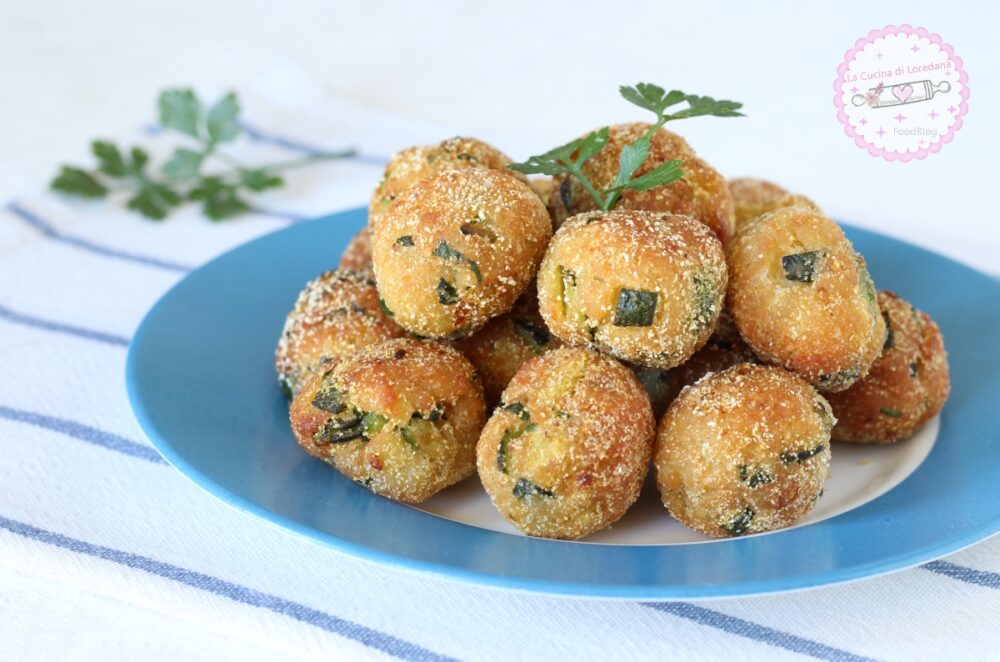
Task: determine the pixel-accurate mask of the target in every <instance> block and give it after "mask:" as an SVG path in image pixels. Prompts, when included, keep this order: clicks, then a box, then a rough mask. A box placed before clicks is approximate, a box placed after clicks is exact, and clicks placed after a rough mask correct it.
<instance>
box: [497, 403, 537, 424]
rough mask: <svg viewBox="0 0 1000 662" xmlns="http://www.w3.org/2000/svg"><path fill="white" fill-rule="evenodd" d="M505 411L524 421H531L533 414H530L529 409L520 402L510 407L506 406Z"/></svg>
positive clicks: (511, 404)
mask: <svg viewBox="0 0 1000 662" xmlns="http://www.w3.org/2000/svg"><path fill="white" fill-rule="evenodd" d="M503 409H504V411H509V412H510V413H512V414H514V415H515V416H517V417H518V418H520V419H521V420H523V421H530V420H531V414H530V413H528V410H527V408H525V406H524V405H523V404H521V403H520V402H512V403H510V404H509V405H505V406H504V408H503Z"/></svg>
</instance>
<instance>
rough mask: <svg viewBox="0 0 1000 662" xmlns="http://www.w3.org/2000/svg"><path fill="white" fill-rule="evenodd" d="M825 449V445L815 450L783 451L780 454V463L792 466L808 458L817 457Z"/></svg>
mask: <svg viewBox="0 0 1000 662" xmlns="http://www.w3.org/2000/svg"><path fill="white" fill-rule="evenodd" d="M824 448H826V444H820V445H819V446H817V447H816V448H807V449H806V450H804V451H784V452H783V453H782V454H781V461H782V462H784V463H785V464H792V463H793V462H799V463H801V462H805V461H806V460H808V459H809V458H811V457H813V456H816V455H819V454H820V453H822V452H823V449H824Z"/></svg>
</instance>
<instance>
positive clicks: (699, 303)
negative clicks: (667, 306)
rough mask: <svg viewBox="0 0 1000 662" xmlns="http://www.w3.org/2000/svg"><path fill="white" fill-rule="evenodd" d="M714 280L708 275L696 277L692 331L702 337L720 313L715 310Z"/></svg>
mask: <svg viewBox="0 0 1000 662" xmlns="http://www.w3.org/2000/svg"><path fill="white" fill-rule="evenodd" d="M715 307H716V301H715V287H714V280H713V279H712V278H711V276H709V275H707V274H695V275H694V319H693V324H692V325H691V330H692V331H693V332H694V334H695V335H699V336H700V335H701V333H702V332H703V331H704V330H705V328H706V327H708V326H709V325H711V324H712V322H714V321H715V318H716V317H717V316H718V315H717V313H718V311H717V310H716V309H715Z"/></svg>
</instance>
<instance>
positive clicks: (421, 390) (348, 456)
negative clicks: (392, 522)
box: [289, 338, 484, 503]
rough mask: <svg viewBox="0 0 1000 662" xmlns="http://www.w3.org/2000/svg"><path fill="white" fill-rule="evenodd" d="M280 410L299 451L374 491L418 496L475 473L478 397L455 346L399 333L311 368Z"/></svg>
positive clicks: (406, 498)
mask: <svg viewBox="0 0 1000 662" xmlns="http://www.w3.org/2000/svg"><path fill="white" fill-rule="evenodd" d="M320 405H322V406H320ZM289 415H290V419H291V424H292V432H293V433H294V434H295V437H296V439H297V440H298V442H299V445H300V446H302V448H303V449H304V450H305V451H306V452H307V453H309V454H310V455H312V456H313V457H317V458H320V459H322V460H323V461H325V462H327V463H328V464H330V465H331V466H333V467H334V468H336V469H337V470H338V471H340V472H341V473H342V474H344V475H345V476H347V477H348V478H350V479H352V480H354V481H357V482H359V483H361V484H363V485H365V486H366V487H368V488H369V489H370V490H372V491H373V492H375V493H377V494H381V495H382V496H386V497H389V498H390V499H396V500H399V501H406V502H411V503H418V502H420V501H423V500H424V499H427V498H428V497H430V496H431V495H433V494H435V493H437V492H439V491H440V490H442V489H444V488H445V487H447V486H449V485H452V484H454V483H457V482H458V481H460V480H462V479H464V478H466V477H468V476H470V475H471V474H472V473H473V472H474V471H475V446H476V440H477V438H478V436H479V431H480V430H481V429H482V426H483V419H484V404H483V395H482V387H481V386H480V385H479V382H478V380H477V379H476V376H475V371H474V369H473V367H472V365H471V364H470V363H469V362H468V360H467V359H466V358H465V357H464V356H462V355H461V354H460V353H459V352H458V351H457V350H455V349H452V348H451V347H448V346H446V345H443V344H441V343H436V342H430V341H421V340H414V339H410V338H400V339H397V340H390V341H388V342H385V343H382V344H379V345H375V346H372V347H368V348H366V349H364V350H362V351H361V352H359V353H358V354H356V355H355V356H352V357H348V358H344V359H343V360H341V361H340V362H339V363H337V364H336V365H333V366H328V367H327V369H326V370H323V371H320V372H317V373H315V374H313V375H312V376H311V377H310V379H309V380H308V381H307V382H306V383H305V385H304V386H303V387H302V390H301V391H300V392H299V394H298V395H297V396H296V397H295V400H294V401H293V402H292V406H291V410H290V412H289Z"/></svg>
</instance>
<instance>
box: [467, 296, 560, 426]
mask: <svg viewBox="0 0 1000 662" xmlns="http://www.w3.org/2000/svg"><path fill="white" fill-rule="evenodd" d="M561 345H562V343H561V342H560V341H559V339H558V338H556V337H555V336H553V335H552V334H551V333H550V332H549V330H548V327H546V326H545V321H544V320H543V319H542V316H541V314H539V312H538V294H537V292H536V291H535V288H534V287H530V288H529V289H528V291H527V292H525V293H524V294H523V295H521V298H520V299H518V300H517V303H516V304H514V308H513V309H512V310H511V311H510V312H509V313H505V314H503V315H501V316H499V317H494V318H493V319H491V320H490V321H489V322H487V324H486V326H484V327H483V328H482V329H480V330H479V331H477V332H476V333H474V334H472V335H471V336H469V337H468V338H462V339H461V340H459V341H457V342H456V343H455V346H456V347H458V349H460V350H461V351H462V353H463V354H465V356H466V357H467V358H468V359H469V360H470V361H471V362H472V365H474V366H475V367H476V370H477V371H478V372H479V379H480V381H481V382H482V384H483V393H484V394H485V396H486V406H487V407H488V408H492V407H495V406H496V405H497V404H498V403H499V402H500V395H501V394H502V393H503V390H504V389H505V388H507V384H508V383H510V380H511V379H512V378H513V377H514V374H515V373H517V371H518V369H519V368H520V367H521V366H522V365H523V364H524V362H525V361H527V360H528V359H532V358H534V357H536V356H540V355H541V354H542V353H544V352H546V351H547V350H550V349H556V348H557V347H560V346H561Z"/></svg>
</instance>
